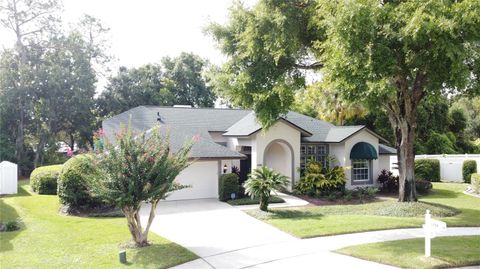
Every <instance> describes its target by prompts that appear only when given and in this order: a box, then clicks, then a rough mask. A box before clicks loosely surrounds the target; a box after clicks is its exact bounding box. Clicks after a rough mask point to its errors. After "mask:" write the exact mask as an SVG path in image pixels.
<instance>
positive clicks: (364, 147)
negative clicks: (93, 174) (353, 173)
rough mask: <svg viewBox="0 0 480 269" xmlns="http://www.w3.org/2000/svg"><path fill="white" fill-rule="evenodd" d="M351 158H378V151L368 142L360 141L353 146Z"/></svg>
mask: <svg viewBox="0 0 480 269" xmlns="http://www.w3.org/2000/svg"><path fill="white" fill-rule="evenodd" d="M350 159H351V160H372V159H378V155H377V151H376V150H375V148H374V147H373V146H372V145H371V144H369V143H366V142H359V143H357V144H355V146H353V148H352V150H351V151H350Z"/></svg>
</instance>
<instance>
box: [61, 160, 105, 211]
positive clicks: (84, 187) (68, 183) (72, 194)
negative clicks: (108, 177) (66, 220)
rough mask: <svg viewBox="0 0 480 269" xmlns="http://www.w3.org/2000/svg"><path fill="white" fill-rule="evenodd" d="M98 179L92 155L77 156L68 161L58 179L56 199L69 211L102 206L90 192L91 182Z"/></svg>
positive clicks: (97, 198)
mask: <svg viewBox="0 0 480 269" xmlns="http://www.w3.org/2000/svg"><path fill="white" fill-rule="evenodd" d="M98 177H99V171H98V169H97V164H96V162H95V157H94V155H92V154H82V155H77V156H75V157H73V158H71V159H70V160H68V161H67V162H66V163H65V164H64V165H63V169H62V172H61V173H60V176H59V178H58V197H59V198H60V202H61V203H62V204H64V205H67V206H68V207H69V210H77V209H88V208H94V207H98V206H100V205H102V201H101V200H100V198H99V197H98V196H96V195H95V193H93V192H92V188H91V185H92V182H93V181H95V180H97V179H98Z"/></svg>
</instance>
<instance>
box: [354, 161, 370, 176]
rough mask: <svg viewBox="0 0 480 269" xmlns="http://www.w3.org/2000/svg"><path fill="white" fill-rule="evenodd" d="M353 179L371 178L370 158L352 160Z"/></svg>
mask: <svg viewBox="0 0 480 269" xmlns="http://www.w3.org/2000/svg"><path fill="white" fill-rule="evenodd" d="M352 180H353V181H369V180H370V160H352Z"/></svg>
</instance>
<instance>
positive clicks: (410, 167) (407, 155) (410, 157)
mask: <svg viewBox="0 0 480 269" xmlns="http://www.w3.org/2000/svg"><path fill="white" fill-rule="evenodd" d="M424 83H425V73H423V72H422V71H421V70H418V71H417V73H416V75H415V79H414V81H413V83H412V82H409V80H408V79H407V78H405V77H402V76H401V75H398V76H397V77H396V78H395V84H396V86H397V88H398V91H397V96H396V99H395V100H393V101H390V102H388V103H387V104H386V109H387V112H388V118H389V120H390V124H391V125H392V127H393V130H394V133H395V139H396V148H397V160H398V170H399V181H398V184H399V190H398V201H399V202H415V201H417V193H416V189H415V151H414V144H415V143H414V142H415V129H416V126H417V108H418V105H419V104H420V101H421V100H422V99H423V97H424V96H425V91H424V90H423V85H424Z"/></svg>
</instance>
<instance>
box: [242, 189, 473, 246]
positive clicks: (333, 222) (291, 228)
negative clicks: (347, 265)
mask: <svg viewBox="0 0 480 269" xmlns="http://www.w3.org/2000/svg"><path fill="white" fill-rule="evenodd" d="M465 186H466V185H465V184H459V183H434V188H433V191H432V193H431V194H430V195H428V196H423V197H421V198H420V202H419V203H398V202H397V201H396V198H382V199H379V200H376V201H374V202H370V203H365V204H354V205H329V206H306V207H297V208H289V209H271V210H269V212H260V211H259V210H249V211H247V213H248V214H250V215H252V216H254V217H256V218H258V219H260V220H263V221H265V222H267V223H269V224H271V225H273V226H275V227H277V228H279V229H281V230H283V231H285V232H288V233H290V234H292V235H294V236H297V237H300V238H309V237H316V236H324V235H334V234H344V233H354V232H364V231H372V230H384V229H396V228H418V227H421V225H422V224H423V222H424V217H423V216H424V214H425V210H426V209H429V210H430V211H431V212H432V215H433V217H434V218H438V219H440V220H442V221H445V222H447V224H448V226H474V227H475V226H480V223H479V222H478V220H479V219H480V203H479V201H478V198H476V197H472V196H468V195H465V194H463V191H464V190H465Z"/></svg>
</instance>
